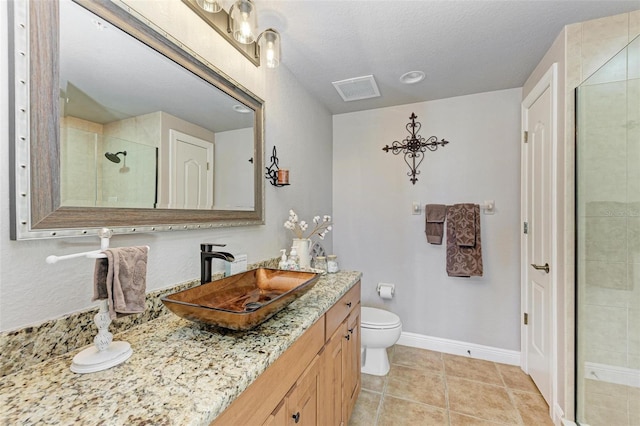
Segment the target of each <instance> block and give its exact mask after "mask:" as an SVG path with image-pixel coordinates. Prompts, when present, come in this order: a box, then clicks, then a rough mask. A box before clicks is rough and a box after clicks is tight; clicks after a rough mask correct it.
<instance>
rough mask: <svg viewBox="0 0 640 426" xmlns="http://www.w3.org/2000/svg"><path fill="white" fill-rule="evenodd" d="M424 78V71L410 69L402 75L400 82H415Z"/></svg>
mask: <svg viewBox="0 0 640 426" xmlns="http://www.w3.org/2000/svg"><path fill="white" fill-rule="evenodd" d="M422 80H424V73H423V72H422V71H409V72H405V73H404V74H402V75H401V76H400V82H402V83H404V84H415V83H418V82H420V81H422Z"/></svg>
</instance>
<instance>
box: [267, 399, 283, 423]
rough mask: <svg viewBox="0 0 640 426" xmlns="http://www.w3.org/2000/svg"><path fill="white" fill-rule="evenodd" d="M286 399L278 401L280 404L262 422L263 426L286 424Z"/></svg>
mask: <svg viewBox="0 0 640 426" xmlns="http://www.w3.org/2000/svg"><path fill="white" fill-rule="evenodd" d="M286 402H287V401H286V399H283V400H282V402H280V405H278V407H277V408H276V409H275V410H273V413H271V415H270V416H269V418H268V419H267V421H266V422H264V423H263V424H262V425H263V426H286V424H287V404H286Z"/></svg>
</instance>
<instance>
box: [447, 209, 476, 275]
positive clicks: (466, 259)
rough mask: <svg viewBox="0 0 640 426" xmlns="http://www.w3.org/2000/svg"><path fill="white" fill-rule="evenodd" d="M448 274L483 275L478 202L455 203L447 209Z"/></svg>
mask: <svg viewBox="0 0 640 426" xmlns="http://www.w3.org/2000/svg"><path fill="white" fill-rule="evenodd" d="M470 234H471V235H470ZM447 274H448V275H449V276H450V277H470V276H480V277H481V276H482V244H481V239H480V206H479V205H477V204H454V205H453V206H451V207H449V208H448V209H447Z"/></svg>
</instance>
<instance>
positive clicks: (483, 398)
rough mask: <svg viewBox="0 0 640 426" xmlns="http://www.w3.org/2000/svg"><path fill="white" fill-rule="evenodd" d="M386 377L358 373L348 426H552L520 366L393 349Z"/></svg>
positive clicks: (397, 347) (540, 398)
mask: <svg viewBox="0 0 640 426" xmlns="http://www.w3.org/2000/svg"><path fill="white" fill-rule="evenodd" d="M389 361H390V362H391V371H389V374H388V375H387V376H385V377H378V376H371V375H367V374H363V375H362V391H361V392H360V396H359V398H358V401H357V403H356V406H355V408H354V411H353V414H352V416H351V420H350V421H349V425H350V426H386V425H393V426H403V425H411V426H414V425H428V426H431V425H447V426H460V425H473V426H490V425H535V426H543V425H553V423H552V422H551V418H550V417H549V415H548V407H547V404H546V402H545V401H544V399H543V398H542V396H541V395H540V392H539V391H538V389H537V388H536V386H535V385H534V384H533V382H532V381H531V379H530V378H529V376H527V375H526V374H524V373H523V372H522V370H520V368H519V367H516V366H511V365H505V364H497V363H494V362H489V361H482V360H477V359H472V358H466V357H461V356H455V355H448V354H443V353H440V352H433V351H428V350H424V349H416V348H410V347H407V346H399V345H396V346H394V347H392V348H390V350H389Z"/></svg>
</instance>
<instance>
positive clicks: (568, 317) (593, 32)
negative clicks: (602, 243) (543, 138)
mask: <svg viewBox="0 0 640 426" xmlns="http://www.w3.org/2000/svg"><path fill="white" fill-rule="evenodd" d="M639 34H640V10H638V11H634V12H631V13H625V14H621V15H616V16H611V17H607V18H601V19H596V20H592V21H587V22H582V23H578V24H572V25H569V26H567V27H565V28H564V30H563V31H562V32H561V33H560V35H559V37H558V38H557V39H556V41H555V42H554V44H553V45H552V47H551V48H550V49H549V51H548V52H547V54H546V55H545V57H544V58H543V59H542V61H541V62H540V64H538V66H537V68H536V69H535V71H534V72H533V73H532V75H531V76H530V77H529V79H528V80H527V82H526V83H525V85H524V88H523V98H526V96H527V95H528V94H529V93H530V92H531V90H532V88H533V87H534V86H535V84H536V83H537V82H538V80H539V79H540V77H541V76H542V75H543V74H544V72H545V71H546V70H547V69H549V67H550V66H551V65H552V64H553V63H554V62H557V63H558V73H559V75H558V88H559V93H560V96H559V99H558V146H559V150H560V151H559V152H558V153H557V154H558V158H559V161H560V163H559V169H558V173H559V174H558V176H559V180H560V184H559V186H558V188H557V194H556V197H557V202H558V217H557V218H556V220H557V221H558V229H559V230H561V232H562V234H561V235H558V238H557V245H556V249H557V250H558V254H559V257H560V259H559V260H561V262H560V263H561V264H560V265H558V266H559V267H560V268H563V269H564V270H563V271H562V273H561V276H562V277H564V279H561V280H560V281H559V282H558V288H557V296H558V312H557V317H558V329H559V330H558V331H559V332H558V342H557V344H558V348H559V351H560V353H559V356H558V371H557V374H558V380H559V383H558V398H557V399H558V401H557V403H558V405H559V408H560V409H561V410H562V411H563V412H564V416H565V417H566V418H568V419H573V418H574V413H573V407H574V378H573V377H574V347H573V346H574V331H575V323H574V312H575V311H574V297H575V288H574V283H575V276H574V268H573V265H574V263H575V250H574V238H575V237H574V236H575V231H574V228H575V219H574V198H575V191H574V187H575V179H574V164H575V150H574V136H575V135H574V123H575V113H574V90H575V88H576V87H577V86H578V85H580V83H582V82H583V81H584V80H585V79H587V78H588V77H589V76H590V75H591V74H592V73H593V72H595V71H596V70H597V69H598V68H600V67H601V66H602V65H604V64H605V63H606V62H607V61H608V60H609V59H610V58H611V57H613V56H614V55H615V54H616V53H617V52H618V51H620V50H621V49H622V48H624V46H626V45H627V44H628V43H629V42H630V41H631V40H632V39H633V38H635V37H637V36H638V35H639ZM560 177H563V178H562V179H560ZM556 420H557V419H556Z"/></svg>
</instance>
